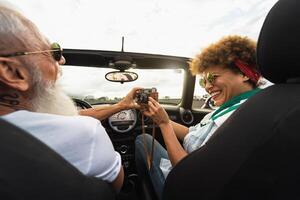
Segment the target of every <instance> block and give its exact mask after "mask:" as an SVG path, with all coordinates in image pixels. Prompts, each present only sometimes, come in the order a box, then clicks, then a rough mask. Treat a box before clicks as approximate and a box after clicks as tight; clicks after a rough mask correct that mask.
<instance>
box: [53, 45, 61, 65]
mask: <svg viewBox="0 0 300 200" xmlns="http://www.w3.org/2000/svg"><path fill="white" fill-rule="evenodd" d="M51 49H52V50H54V51H52V56H53V58H54V60H56V61H60V60H61V58H62V48H61V47H60V45H59V44H58V43H53V44H52V45H51Z"/></svg>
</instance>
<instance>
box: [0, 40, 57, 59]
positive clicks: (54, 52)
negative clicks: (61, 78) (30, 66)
mask: <svg viewBox="0 0 300 200" xmlns="http://www.w3.org/2000/svg"><path fill="white" fill-rule="evenodd" d="M46 52H50V53H51V55H52V57H53V59H54V60H56V61H57V62H59V61H60V60H61V59H62V52H63V49H62V48H61V47H60V45H59V44H58V43H56V42H54V43H52V44H51V49H49V50H42V51H28V52H16V53H11V54H4V55H0V57H15V56H25V55H30V54H38V53H46Z"/></svg>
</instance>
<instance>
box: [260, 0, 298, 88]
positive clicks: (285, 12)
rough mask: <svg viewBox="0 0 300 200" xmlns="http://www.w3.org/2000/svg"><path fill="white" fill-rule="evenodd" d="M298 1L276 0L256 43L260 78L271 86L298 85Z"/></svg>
mask: <svg viewBox="0 0 300 200" xmlns="http://www.w3.org/2000/svg"><path fill="white" fill-rule="evenodd" d="M299 58H300V1H299V0H279V1H278V2H277V3H276V4H275V5H274V6H273V7H272V9H271V10H270V12H269V13H268V15H267V17H266V19H265V21H264V24H263V26H262V29H261V31H260V35H259V39H258V43H257V62H258V66H259V69H260V71H261V73H262V75H263V76H264V77H265V78H267V79H268V80H270V81H271V82H273V83H288V82H300V61H299Z"/></svg>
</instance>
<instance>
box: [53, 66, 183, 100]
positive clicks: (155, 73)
mask: <svg viewBox="0 0 300 200" xmlns="http://www.w3.org/2000/svg"><path fill="white" fill-rule="evenodd" d="M110 71H113V70H112V69H104V68H96V67H84V66H81V67H79V66H68V65H63V66H62V76H61V78H60V79H59V84H60V85H61V86H62V88H63V90H64V91H65V92H66V93H67V94H68V95H70V96H71V97H73V98H79V99H82V100H85V101H88V102H89V103H90V104H106V103H115V102H118V101H119V100H120V99H121V98H123V97H124V96H125V95H126V94H127V93H128V92H129V91H130V90H131V89H132V88H133V87H137V86H139V87H143V88H152V87H155V88H156V89H157V91H158V93H159V95H158V96H159V102H160V103H163V104H172V105H177V104H178V103H179V102H180V100H181V95H182V90H183V79H184V70H183V69H152V70H149V69H147V70H142V69H132V70H130V71H132V72H135V73H137V74H138V79H137V80H136V81H134V82H127V83H123V84H121V83H117V82H110V81H108V80H106V79H105V74H106V73H108V72H110Z"/></svg>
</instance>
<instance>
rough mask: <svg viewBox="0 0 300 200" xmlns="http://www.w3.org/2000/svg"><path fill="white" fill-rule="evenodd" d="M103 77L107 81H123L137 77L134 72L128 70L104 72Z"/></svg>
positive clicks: (133, 79)
mask: <svg viewBox="0 0 300 200" xmlns="http://www.w3.org/2000/svg"><path fill="white" fill-rule="evenodd" d="M105 78H106V80H108V81H112V82H119V83H124V82H131V81H135V80H136V79H138V75H137V73H135V72H129V71H113V72H108V73H107V74H105Z"/></svg>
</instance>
